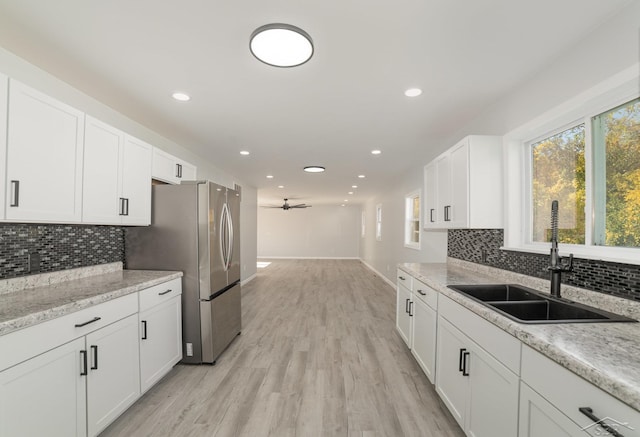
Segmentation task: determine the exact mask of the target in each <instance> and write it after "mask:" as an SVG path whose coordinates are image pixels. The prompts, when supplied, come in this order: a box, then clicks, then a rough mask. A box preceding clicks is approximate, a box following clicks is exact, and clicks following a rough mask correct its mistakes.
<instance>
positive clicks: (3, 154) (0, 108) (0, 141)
mask: <svg viewBox="0 0 640 437" xmlns="http://www.w3.org/2000/svg"><path fill="white" fill-rule="evenodd" d="M8 103H9V78H8V77H7V76H5V75H4V74H2V73H0V220H1V219H3V218H4V217H5V211H6V206H7V205H6V202H5V195H6V182H7V108H8Z"/></svg>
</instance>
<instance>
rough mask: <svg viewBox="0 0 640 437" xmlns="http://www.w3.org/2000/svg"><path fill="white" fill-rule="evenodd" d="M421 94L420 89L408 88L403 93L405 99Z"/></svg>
mask: <svg viewBox="0 0 640 437" xmlns="http://www.w3.org/2000/svg"><path fill="white" fill-rule="evenodd" d="M420 94H422V90H421V89H420V88H409V89H408V90H406V91H405V92H404V95H405V96H407V97H418V96H419V95H420Z"/></svg>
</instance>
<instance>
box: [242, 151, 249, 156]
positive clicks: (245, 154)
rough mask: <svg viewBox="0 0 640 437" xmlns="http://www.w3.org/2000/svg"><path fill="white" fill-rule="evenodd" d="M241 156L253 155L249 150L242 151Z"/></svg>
mask: <svg viewBox="0 0 640 437" xmlns="http://www.w3.org/2000/svg"><path fill="white" fill-rule="evenodd" d="M240 154H241V155H243V156H247V155H250V154H251V153H250V152H249V151H248V150H241V151H240Z"/></svg>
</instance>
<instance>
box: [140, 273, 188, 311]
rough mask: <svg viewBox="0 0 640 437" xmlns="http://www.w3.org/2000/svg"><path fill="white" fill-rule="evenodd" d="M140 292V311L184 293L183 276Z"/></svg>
mask: <svg viewBox="0 0 640 437" xmlns="http://www.w3.org/2000/svg"><path fill="white" fill-rule="evenodd" d="M139 293H140V311H145V310H147V309H149V308H152V307H154V306H156V305H158V304H161V303H163V302H166V301H168V300H169V299H171V298H172V297H175V296H179V295H181V294H182V278H176V279H172V280H171V281H167V282H163V283H162V284H158V285H154V286H153V287H149V288H146V289H144V290H142V291H140V292H139Z"/></svg>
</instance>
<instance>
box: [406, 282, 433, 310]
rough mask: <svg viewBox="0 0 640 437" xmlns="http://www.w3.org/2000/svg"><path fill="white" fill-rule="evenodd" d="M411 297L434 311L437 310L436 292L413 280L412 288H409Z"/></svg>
mask: <svg viewBox="0 0 640 437" xmlns="http://www.w3.org/2000/svg"><path fill="white" fill-rule="evenodd" d="M411 291H413V295H414V296H417V297H418V299H420V300H422V301H423V302H424V303H426V304H427V305H429V306H430V307H431V308H433V309H434V310H436V311H437V310H438V292H437V291H435V290H434V289H433V288H431V287H429V286H428V285H426V284H425V283H424V282H420V281H418V280H417V279H415V278H413V287H412V288H411Z"/></svg>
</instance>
